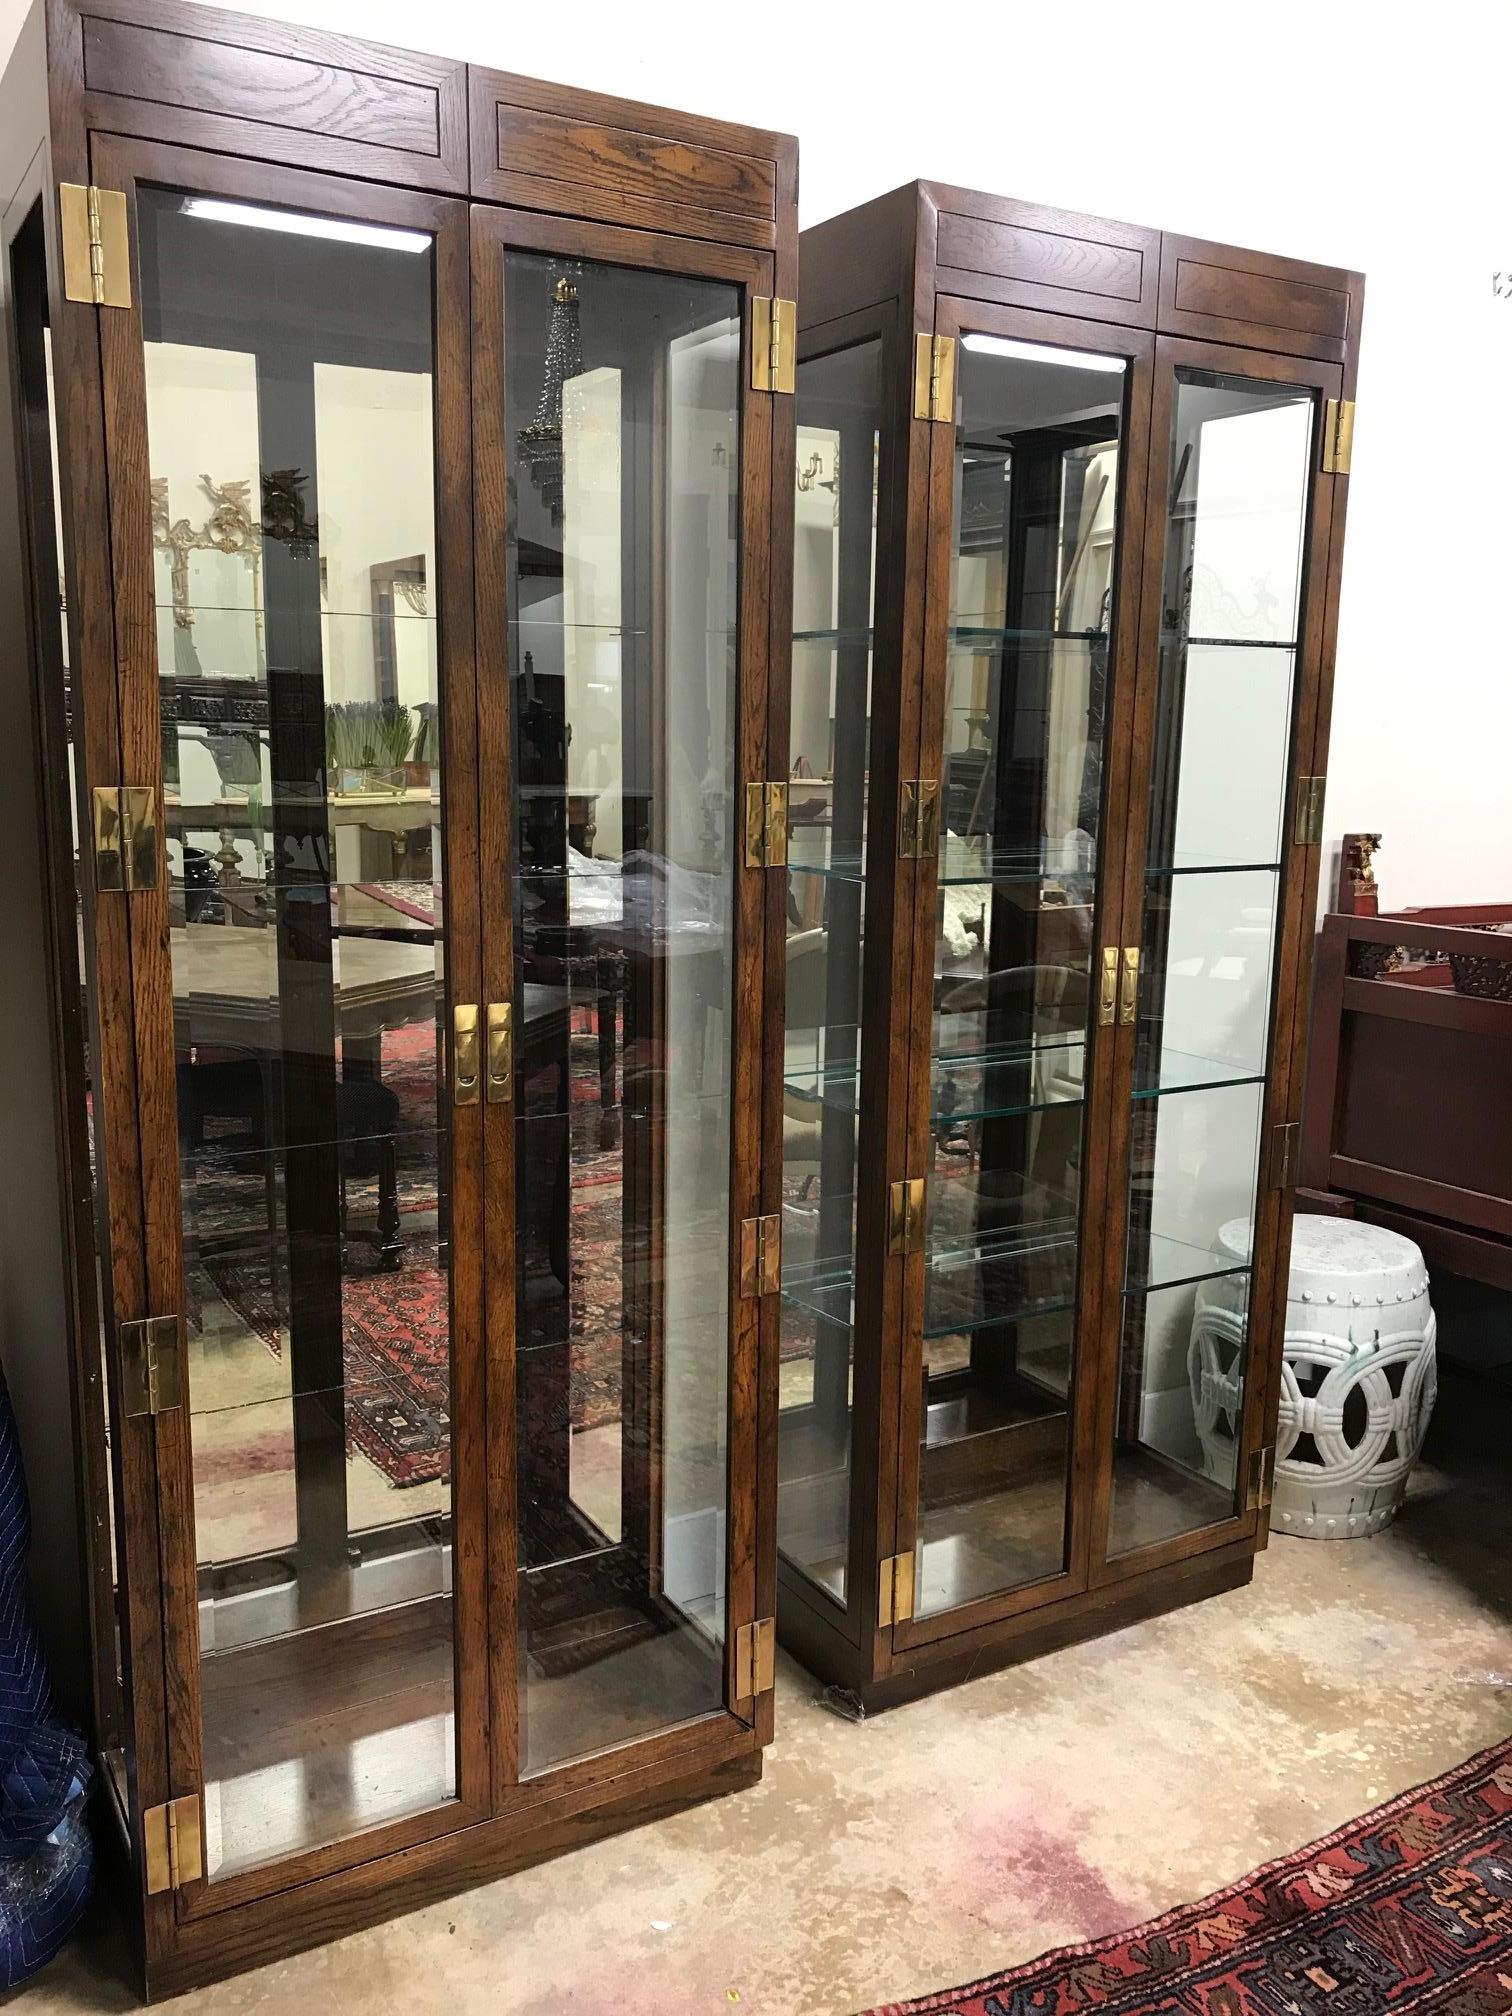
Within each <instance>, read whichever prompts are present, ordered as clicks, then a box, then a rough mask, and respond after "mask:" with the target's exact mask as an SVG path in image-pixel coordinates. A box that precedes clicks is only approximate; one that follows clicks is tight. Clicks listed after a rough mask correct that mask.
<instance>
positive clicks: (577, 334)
mask: <svg viewBox="0 0 1512 2016" xmlns="http://www.w3.org/2000/svg"><path fill="white" fill-rule="evenodd" d="M582 368H583V337H582V330H581V329H580V327H579V325H578V296H577V289H576V287H574V286H573V284H572V282H571V281H570V280H569V279H568V278H567V276H566V275H565V274H563V275H562V277H561V278H560V279H559V280H558V281H557V283H556V286H555V287H554V288H553V289H552V293H551V325H550V327H549V328H548V330H547V332H546V370H545V375H544V376H543V378H542V380H541V396H540V398H539V399H538V400H537V401H536V410H535V418H534V420H532V421H531V423H530V425H529V426H528V427H522V428H521V429H520V453H521V456H522V457H523V459H524V462H525V466H526V468H527V469H528V470H529V471H530V480H531V482H532V483H534V485H535V486H536V488H537V490H539V491H540V493H541V498H542V501H543V502H544V503H545V505H546V507H547V509H548V510H549V511H550V513H551V522H552V524H553V525H560V524H561V522H562V481H563V473H564V471H563V459H564V458H563V451H562V391H563V388H564V386H565V385H566V383H567V381H568V379H569V378H576V377H577V376H578V375H579V374H580V373H581V371H582Z"/></svg>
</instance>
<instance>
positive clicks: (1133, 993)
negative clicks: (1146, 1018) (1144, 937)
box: [1118, 945, 1139, 1028]
mask: <svg viewBox="0 0 1512 2016" xmlns="http://www.w3.org/2000/svg"><path fill="white" fill-rule="evenodd" d="M1138 1009H1139V947H1138V946H1137V945H1125V947H1124V953H1123V987H1122V989H1121V991H1120V995H1119V1002H1118V1019H1119V1021H1120V1022H1121V1023H1122V1024H1123V1025H1124V1027H1125V1028H1127V1027H1128V1026H1129V1025H1130V1023H1132V1022H1133V1020H1134V1017H1135V1015H1136V1014H1137V1012H1138Z"/></svg>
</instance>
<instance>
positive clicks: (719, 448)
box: [714, 441, 729, 469]
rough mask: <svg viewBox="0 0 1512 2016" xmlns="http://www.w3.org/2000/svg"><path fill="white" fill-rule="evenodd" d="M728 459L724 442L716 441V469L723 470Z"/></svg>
mask: <svg viewBox="0 0 1512 2016" xmlns="http://www.w3.org/2000/svg"><path fill="white" fill-rule="evenodd" d="M728 459H729V458H728V457H727V456H726V454H725V444H724V443H723V441H716V442H715V443H714V467H715V468H716V469H723V467H724V465H725V463H726V461H727V460H728Z"/></svg>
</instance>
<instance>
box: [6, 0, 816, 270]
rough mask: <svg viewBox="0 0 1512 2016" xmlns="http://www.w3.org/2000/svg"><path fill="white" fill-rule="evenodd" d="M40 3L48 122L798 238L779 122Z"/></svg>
mask: <svg viewBox="0 0 1512 2016" xmlns="http://www.w3.org/2000/svg"><path fill="white" fill-rule="evenodd" d="M37 4H38V7H39V9H41V10H45V18H46V41H47V67H48V73H49V95H50V99H51V107H50V109H51V114H52V120H53V126H54V131H55V132H56V131H57V129H58V127H59V126H60V124H66V125H68V126H70V127H71V128H72V129H73V130H74V131H75V132H76V133H77V132H80V129H82V135H87V134H89V133H93V132H101V133H116V134H128V135H131V136H134V137H136V138H139V139H147V140H156V141H164V142H168V143H172V144H174V145H180V146H189V147H196V146H198V147H214V148H217V149H218V150H220V151H223V152H224V151H226V150H227V148H228V147H230V148H231V150H232V151H234V152H236V153H237V154H239V155H243V156H250V157H253V158H258V159H263V160H267V161H270V162H284V163H288V164H289V165H291V166H295V167H300V168H313V169H323V170H326V171H329V172H331V173H336V174H342V175H349V176H356V177H359V178H362V179H365V180H369V181H375V182H385V183H390V184H395V185H398V186H401V187H406V188H413V189H428V190H434V191H436V192H438V193H441V194H444V195H457V196H477V197H484V198H488V199H490V200H492V201H495V202H504V203H509V204H512V205H515V206H518V207H521V208H524V209H535V210H549V211H551V212H552V213H553V214H555V215H558V216H576V217H582V218H585V219H592V220H597V221H601V222H606V223H622V224H631V225H636V226H639V227H641V228H644V229H648V230H656V231H662V232H671V233H674V234H681V235H683V236H688V237H694V238H702V239H712V240H716V241H719V242H722V243H728V244H734V245H741V246H751V247H755V248H757V249H760V250H763V251H773V252H776V253H778V254H779V256H780V255H781V254H783V253H789V254H790V252H791V247H792V245H793V244H794V243H795V242H796V236H797V223H796V205H797V183H798V144H797V142H796V140H794V139H792V138H790V137H789V136H788V135H786V134H781V133H767V132H764V131H761V130H759V129H758V128H756V127H752V126H744V125H738V124H734V123H731V122H729V121H725V120H719V119H705V118H701V117H698V116H695V115H693V114H690V113H687V112H675V111H668V110H665V109H663V108H662V107H659V106H653V105H643V104H639V103H636V102H634V101H631V100H628V99H621V98H613V97H608V96H606V95H604V94H603V93H600V92H593V91H578V90H575V89H573V88H571V87H570V86H567V85H562V84H551V83H545V82H542V81H540V80H538V79H534V78H525V77H517V76H513V75H511V74H509V73H507V72H504V71H497V70H489V69H485V68H482V67H480V66H477V65H470V64H467V63H461V62H457V61H455V60H453V59H452V58H450V57H445V56H429V55H423V54H419V53H417V52H415V51H412V50H405V49H391V48H387V47H384V46H383V45H381V44H379V43H375V42H365V41H361V40H359V39H358V38H357V37H355V36H351V35H344V34H339V33H335V32H333V31H331V30H329V29H324V28H314V27H305V26H302V25H296V24H293V23H289V22H283V21H270V20H265V19H262V18H260V17H258V16H255V15H250V14H234V13H229V12H226V11H224V10H222V9H220V8H212V7H201V6H197V5H192V4H186V0H37ZM228 126H229V127H230V129H231V135H232V137H231V138H228ZM82 135H81V137H82Z"/></svg>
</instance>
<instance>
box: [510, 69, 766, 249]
mask: <svg viewBox="0 0 1512 2016" xmlns="http://www.w3.org/2000/svg"><path fill="white" fill-rule="evenodd" d="M470 92H471V130H472V187H473V193H474V195H477V196H486V197H490V198H492V199H493V200H494V201H496V202H504V203H517V204H520V205H522V206H524V207H526V208H530V209H536V210H548V211H552V212H555V213H557V214H560V215H565V216H573V217H582V218H596V219H600V220H602V221H604V222H606V223H615V224H628V225H631V226H634V227H637V228H640V229H645V230H653V231H672V232H678V233H681V234H683V235H686V236H689V237H695V238H710V239H717V240H723V241H724V242H726V243H728V244H735V245H749V246H753V247H756V248H759V249H761V250H768V249H771V248H774V247H776V246H777V245H778V243H779V238H780V236H781V233H780V231H779V215H780V213H781V212H782V210H783V209H784V200H783V197H782V190H783V187H784V184H785V183H786V182H788V181H790V180H791V179H792V178H791V175H790V173H789V166H790V164H791V163H792V162H793V161H795V160H796V154H797V143H796V142H795V141H793V140H790V139H788V138H787V137H786V136H784V135H781V134H775V133H767V132H763V131H761V130H759V129H757V128H754V127H748V126H737V125H731V124H727V123H725V122H723V121H720V120H714V119H701V118H698V117H696V116H694V115H693V114H690V113H686V112H672V111H668V110H665V109H663V108H661V107H659V106H652V105H642V104H635V103H632V102H630V101H629V100H621V99H616V98H610V97H606V96H604V95H603V94H602V93H599V92H591V91H573V90H569V89H567V88H566V87H565V86H563V85H558V84H548V83H544V82H542V81H541V80H539V79H536V78H528V77H515V76H511V75H509V74H508V73H506V72H503V71H496V70H482V69H474V70H472V71H471V73H470ZM790 221H791V220H789V222H790Z"/></svg>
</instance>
